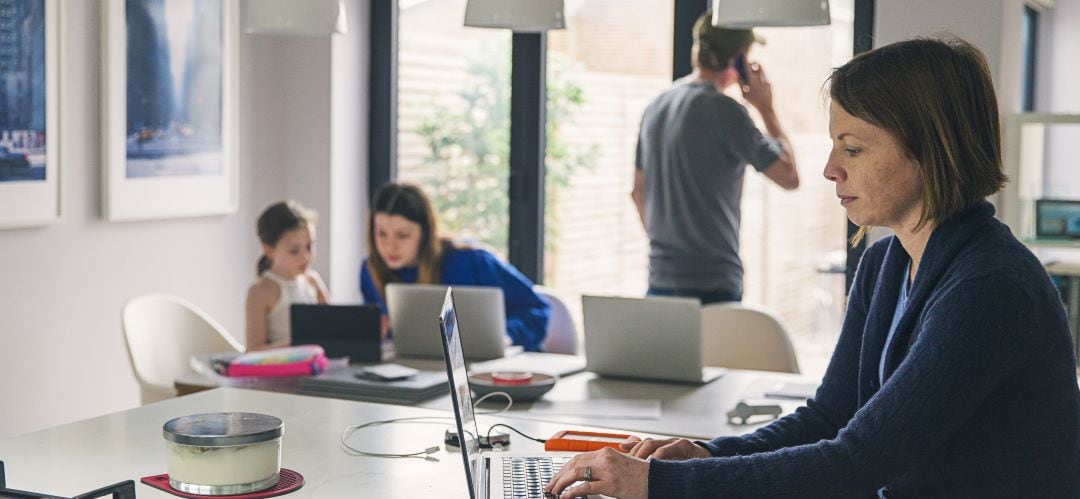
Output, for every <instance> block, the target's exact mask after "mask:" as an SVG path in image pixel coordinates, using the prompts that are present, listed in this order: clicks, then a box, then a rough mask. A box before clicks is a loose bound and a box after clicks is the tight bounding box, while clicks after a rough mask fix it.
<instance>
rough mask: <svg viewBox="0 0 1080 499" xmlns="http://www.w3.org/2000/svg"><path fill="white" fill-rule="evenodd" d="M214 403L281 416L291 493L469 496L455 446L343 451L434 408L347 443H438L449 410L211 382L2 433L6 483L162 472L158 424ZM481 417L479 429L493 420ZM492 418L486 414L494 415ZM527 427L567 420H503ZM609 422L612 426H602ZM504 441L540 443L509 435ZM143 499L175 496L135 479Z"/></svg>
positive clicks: (78, 483)
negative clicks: (348, 434) (431, 420)
mask: <svg viewBox="0 0 1080 499" xmlns="http://www.w3.org/2000/svg"><path fill="white" fill-rule="evenodd" d="M216 411H245V412H258V413H264V414H271V415H274V416H277V417H280V418H282V419H283V420H284V421H285V435H284V437H283V443H282V446H283V450H282V466H283V467H285V468H289V469H292V470H295V471H297V472H299V473H301V474H302V475H303V476H304V478H305V482H306V484H305V485H304V487H303V488H302V489H300V490H299V491H297V492H295V493H293V494H289V495H288V496H286V497H290V498H293V497H295V498H301V497H309V498H320V499H334V498H346V497H347V498H353V497H410V498H412V497H468V491H467V490H466V485H465V474H464V467H463V464H462V461H461V454H460V452H459V451H457V450H456V449H453V450H446V448H445V447H443V449H442V450H441V451H440V452H438V453H437V454H435V455H436V456H437V457H438V458H439V461H437V462H433V461H425V460H422V459H384V458H373V457H358V456H351V455H348V454H346V453H345V452H344V451H343V450H342V448H341V445H340V437H341V432H342V430H343V429H344V428H345V427H346V426H348V425H355V424H359V423H362V422H367V421H372V420H381V419H388V418H396V417H407V416H425V415H430V416H436V417H442V418H444V419H443V420H442V421H444V422H445V424H394V425H387V426H381V427H379V428H380V429H376V430H367V429H365V430H361V431H360V432H357V433H356V434H355V435H354V437H353V438H352V439H350V443H351V444H352V445H353V446H356V447H360V448H363V449H365V450H374V451H381V452H402V451H417V450H422V449H424V448H426V447H430V446H435V445H439V446H440V447H442V445H441V444H442V437H443V430H444V429H445V428H447V427H449V426H451V425H453V419H452V415H451V414H450V413H448V412H446V411H435V410H430V409H421V408H415V407H406V406H393V405H383V404H372V403H365V402H351V401H345V400H335V399H328V398H318V397H306V396H301V395H291V394H283V393H273V392H264V391H257V390H242V389H235V388H217V389H213V390H208V391H204V392H200V393H197V394H193V395H188V396H185V397H180V398H175V399H171V400H166V401H163V402H158V403H155V404H150V405H146V406H143V407H139V408H136V409H131V410H128V411H123V412H117V413H113V414H109V415H106V416H101V417H97V418H92V419H88V420H84V421H79V422H76V423H71V424H67V425H63V426H58V427H55V428H50V429H46V430H41V431H38V432H34V433H28V434H26V435H22V436H18V437H14V438H10V439H7V440H0V460H2V461H4V464H5V467H6V470H7V479H8V484H7V486H8V487H9V488H13V489H20V490H27V491H34V492H42V493H49V494H57V495H67V496H72V495H75V494H80V493H84V492H87V491H90V490H93V489H97V488H99V487H102V486H105V485H109V484H112V483H115V482H120V481H124V480H129V479H131V480H135V481H136V482H138V481H139V479H140V478H141V477H144V476H150V475H157V474H161V473H165V472H166V471H167V470H166V469H165V444H164V440H163V438H162V433H161V432H162V430H161V426H162V424H164V423H165V421H167V420H169V419H172V418H174V417H177V416H182V415H187V414H197V413H203V412H216ZM487 418H489V417H485V416H481V419H480V422H481V430H482V431H483V429H484V428H486V426H487V424H490V423H491V422H493V419H487ZM491 418H493V417H491ZM500 421H501V422H510V424H513V425H514V426H515V427H518V428H519V429H521V430H522V431H525V432H526V433H530V434H535V435H543V436H549V435H551V434H553V433H555V432H556V431H558V430H561V429H564V428H565V426H564V425H556V424H550V423H541V422H536V421H512V422H511V421H506V420H503V419H502V418H500ZM607 431H612V430H607ZM512 442H513V444H512V445H511V450H515V451H533V450H539V449H540V448H541V446H540V444H538V443H534V442H530V441H528V440H525V439H523V438H520V437H518V436H517V435H514V437H513V440H512ZM136 494H137V496H138V497H139V498H140V499H143V498H168V497H175V496H172V495H169V494H167V493H165V492H162V491H159V490H157V489H154V488H151V487H149V486H146V485H143V484H142V483H137V485H136Z"/></svg>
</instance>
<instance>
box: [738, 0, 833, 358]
mask: <svg viewBox="0 0 1080 499" xmlns="http://www.w3.org/2000/svg"><path fill="white" fill-rule="evenodd" d="M829 5H830V8H831V11H832V24H831V25H829V26H814V27H804V28H759V29H757V30H755V31H756V32H757V33H758V34H760V35H761V36H762V37H764V38H765V41H766V43H765V45H756V46H754V48H753V49H752V50H751V52H750V54H749V56H748V59H749V60H750V61H756V62H758V63H760V64H761V66H762V68H763V69H764V71H765V74H766V76H767V77H768V79H769V81H770V82H771V84H772V90H773V107H774V108H775V109H776V113H777V115H778V116H779V118H780V122H781V124H782V125H783V127H784V131H785V132H786V133H787V135H788V139H789V140H790V142H791V145H792V147H793V148H794V150H795V158H796V162H797V164H798V167H799V178H800V180H801V183H800V186H799V188H798V189H797V190H795V191H784V190H782V189H780V188H779V187H777V186H776V185H774V184H772V183H771V182H769V181H768V179H766V178H765V177H764V176H763V175H757V174H753V175H747V176H746V184H745V185H744V187H743V200H742V231H741V234H740V238H741V239H740V243H741V246H740V251H739V253H740V257H741V258H742V261H743V268H744V277H743V286H744V288H743V302H744V303H747V304H751V305H758V306H762V307H765V308H767V309H768V310H770V311H772V312H773V313H774V314H775V315H776V316H777V317H778V318H779V319H780V321H781V322H782V323H783V324H784V326H785V327H786V328H787V330H788V332H789V333H790V334H791V336H792V341H793V342H794V344H795V346H796V350H797V352H798V356H799V362H800V364H801V367H802V370H803V372H804V373H807V374H810V375H813V376H817V375H820V374H823V373H824V370H825V367H826V366H827V364H828V360H829V358H830V357H831V355H832V350H833V348H834V347H835V345H836V340H837V335H838V333H839V330H840V321H841V318H842V317H843V307H844V273H843V272H844V261H845V247H844V234H845V233H846V230H847V216H846V214H845V212H844V210H843V209H842V208H841V207H840V203H839V202H838V201H837V198H836V189H835V186H834V185H833V183H832V182H829V181H828V180H827V179H825V177H824V176H823V175H822V171H823V170H824V169H825V161H826V160H827V159H828V156H829V150H830V148H831V145H832V141H831V140H830V138H829V113H828V107H827V104H828V102H827V101H826V100H825V96H827V93H823V90H824V89H825V87H823V84H824V82H825V79H826V78H827V77H828V76H829V73H830V72H831V71H832V68H834V67H837V66H840V65H842V64H843V63H845V62H847V61H848V60H849V59H851V55H852V42H853V39H854V31H853V30H854V27H853V22H854V2H853V1H852V0H832V1H831V2H829ZM728 93H729V94H730V95H732V97H734V98H736V99H738V100H740V101H741V99H742V97H741V96H740V95H738V90H737V89H734V88H732V89H729V92H728ZM744 105H746V107H747V108H748V109H753V107H752V106H750V105H749V104H747V103H745V102H744ZM751 115H752V116H754V117H755V119H757V113H756V111H751ZM758 124H759V127H761V128H762V129H764V125H763V124H762V123H761V122H760V120H758Z"/></svg>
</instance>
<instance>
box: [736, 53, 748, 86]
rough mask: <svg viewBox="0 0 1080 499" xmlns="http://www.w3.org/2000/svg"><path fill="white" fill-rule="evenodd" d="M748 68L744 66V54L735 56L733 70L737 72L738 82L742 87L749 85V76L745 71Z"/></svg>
mask: <svg viewBox="0 0 1080 499" xmlns="http://www.w3.org/2000/svg"><path fill="white" fill-rule="evenodd" d="M748 71H749V70H748V69H747V67H746V54H740V55H739V57H736V58H735V72H736V73H738V74H739V84H741V85H742V86H744V87H748V86H750V77H749V76H748V74H747V72H748Z"/></svg>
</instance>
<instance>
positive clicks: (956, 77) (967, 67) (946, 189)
mask: <svg viewBox="0 0 1080 499" xmlns="http://www.w3.org/2000/svg"><path fill="white" fill-rule="evenodd" d="M827 84H828V85H829V95H830V97H832V99H833V101H835V102H836V103H837V104H839V105H840V107H842V108H844V111H846V112H847V113H848V114H850V115H852V116H854V117H856V118H858V119H860V120H863V121H865V122H867V123H870V124H871V125H874V126H876V127H878V128H881V129H883V130H885V132H887V133H888V134H889V135H890V136H891V137H892V138H893V139H894V140H896V142H897V143H899V144H900V147H902V148H903V150H904V153H905V154H907V156H908V157H909V158H912V159H914V160H915V162H916V163H917V164H918V167H919V173H920V179H921V183H922V205H923V206H922V214H921V215H920V217H919V222H918V223H917V224H916V226H915V229H916V230H918V229H919V228H921V227H923V226H924V225H926V224H927V223H932V224H934V226H935V227H936V226H937V225H939V224H940V223H941V222H942V221H943V220H945V219H947V218H949V217H950V216H952V215H954V214H956V213H957V212H960V211H962V210H964V209H966V208H969V207H971V206H972V205H974V204H975V203H977V202H979V201H981V200H983V199H985V198H986V197H987V196H989V195H991V194H993V193H995V192H997V191H998V190H1000V189H1001V187H1002V186H1003V185H1004V184H1005V182H1006V181H1007V180H1008V178H1007V177H1006V176H1005V174H1003V173H1002V171H1001V125H1000V122H999V118H998V107H997V97H996V95H995V93H994V84H993V80H992V79H991V77H990V68H989V65H988V64H987V62H986V57H985V56H984V55H983V53H982V52H981V51H979V49H977V48H975V46H973V45H972V44H971V43H969V42H967V41H964V40H961V39H958V38H946V39H930V38H919V39H914V40H906V41H902V42H897V43H892V44H889V45H885V46H884V47H880V48H877V49H874V50H871V51H869V52H866V53H864V54H861V55H859V56H857V57H855V58H853V59H852V60H850V61H848V63H847V64H844V65H843V66H840V67H839V68H836V69H835V70H833V72H832V75H831V76H829V79H828V81H827ZM868 230H869V227H860V228H859V232H858V233H856V234H855V236H854V237H853V238H852V241H853V243H855V244H857V243H858V242H859V241H860V240H862V238H863V237H864V236H865V235H866V232H867V231H868Z"/></svg>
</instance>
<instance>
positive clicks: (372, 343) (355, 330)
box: [289, 303, 382, 363]
mask: <svg viewBox="0 0 1080 499" xmlns="http://www.w3.org/2000/svg"><path fill="white" fill-rule="evenodd" d="M379 322H380V312H379V307H376V306H374V305H308V304H301V303H294V304H293V305H292V307H290V309H289V326H290V327H291V328H292V340H291V342H292V344H293V345H311V344H315V345H319V346H321V347H322V348H323V350H324V351H325V352H326V356H327V357H348V358H349V362H350V363H373V362H374V363H378V362H380V361H381V360H382V359H381V357H382V348H381V347H380V343H381V332H380V331H379Z"/></svg>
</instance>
